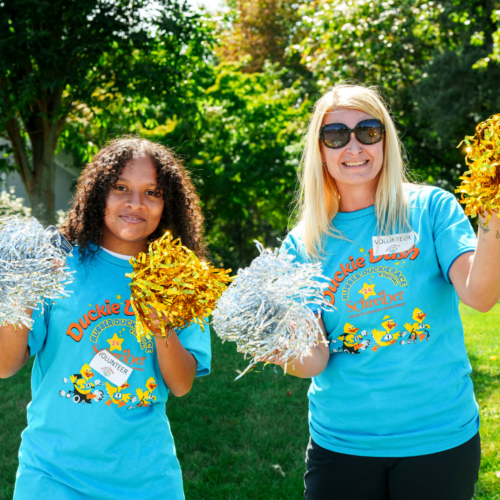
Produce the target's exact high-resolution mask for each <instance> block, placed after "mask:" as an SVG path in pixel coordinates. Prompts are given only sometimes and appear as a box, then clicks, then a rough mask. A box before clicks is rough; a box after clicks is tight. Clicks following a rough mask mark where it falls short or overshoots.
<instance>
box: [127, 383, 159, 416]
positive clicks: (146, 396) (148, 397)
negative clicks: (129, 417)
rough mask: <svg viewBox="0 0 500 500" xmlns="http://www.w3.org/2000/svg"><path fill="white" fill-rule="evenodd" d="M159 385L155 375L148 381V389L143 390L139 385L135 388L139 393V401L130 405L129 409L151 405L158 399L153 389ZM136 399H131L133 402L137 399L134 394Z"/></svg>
mask: <svg viewBox="0 0 500 500" xmlns="http://www.w3.org/2000/svg"><path fill="white" fill-rule="evenodd" d="M157 387H158V384H157V383H156V381H155V379H154V378H153V377H149V379H148V380H147V382H146V389H147V390H146V391H143V390H142V389H140V388H139V387H138V388H137V389H136V390H135V392H136V394H137V398H138V399H139V402H138V403H137V404H136V405H135V406H129V407H128V409H129V410H132V409H133V408H141V407H145V406H150V405H152V404H153V403H154V402H155V401H156V396H155V395H154V394H153V391H154V390H155V389H156V388H157ZM133 398H134V399H132V400H131V402H132V403H134V402H135V401H137V398H136V397H135V396H134V397H133Z"/></svg>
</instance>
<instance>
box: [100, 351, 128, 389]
mask: <svg viewBox="0 0 500 500" xmlns="http://www.w3.org/2000/svg"><path fill="white" fill-rule="evenodd" d="M90 366H91V368H93V369H94V370H96V371H97V372H99V373H100V374H101V375H103V376H104V377H106V378H107V379H108V380H109V381H110V382H111V383H113V384H115V385H116V386H117V387H120V386H122V385H123V384H124V383H125V382H126V381H127V379H128V378H129V377H130V374H131V373H132V371H133V370H132V368H130V366H127V365H126V364H125V363H122V362H121V361H120V360H119V359H116V358H115V357H114V356H112V355H111V354H110V353H109V352H108V351H106V350H102V351H100V352H98V353H97V354H96V355H95V356H94V357H93V358H92V361H91V362H90Z"/></svg>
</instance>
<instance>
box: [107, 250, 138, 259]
mask: <svg viewBox="0 0 500 500" xmlns="http://www.w3.org/2000/svg"><path fill="white" fill-rule="evenodd" d="M101 248H102V249H103V250H104V251H105V252H107V253H109V254H111V255H114V256H115V257H118V258H119V259H122V260H130V259H131V258H132V257H133V255H122V254H121V253H116V252H112V251H111V250H108V249H107V248H104V247H101Z"/></svg>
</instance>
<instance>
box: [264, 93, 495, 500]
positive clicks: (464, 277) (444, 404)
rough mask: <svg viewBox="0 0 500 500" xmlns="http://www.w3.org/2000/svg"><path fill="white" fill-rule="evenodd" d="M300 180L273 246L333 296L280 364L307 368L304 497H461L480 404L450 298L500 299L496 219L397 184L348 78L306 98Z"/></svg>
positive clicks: (393, 144)
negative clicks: (324, 281) (319, 272)
mask: <svg viewBox="0 0 500 500" xmlns="http://www.w3.org/2000/svg"><path fill="white" fill-rule="evenodd" d="M300 181H301V190H300V195H299V207H300V220H299V223H298V224H297V226H296V227H295V228H294V229H293V230H292V231H291V232H290V234H289V235H288V237H287V238H286V240H285V241H284V244H283V245H284V248H286V249H288V251H289V252H291V253H292V254H294V255H296V258H297V259H298V260H299V261H300V262H306V261H320V262H321V263H322V265H323V272H324V275H325V276H327V277H328V278H329V279H330V282H329V286H328V289H326V291H325V296H326V297H327V298H328V299H329V300H330V301H331V303H332V304H333V305H334V306H335V308H336V310H335V311H333V312H327V313H324V314H323V317H322V319H321V324H322V326H323V329H324V339H323V340H324V341H325V342H324V343H320V344H319V345H318V346H317V347H316V348H314V349H313V351H312V353H311V355H310V356H308V357H307V358H305V359H304V362H303V363H300V362H296V363H295V366H294V369H291V368H290V364H288V369H287V371H288V373H289V374H291V375H295V376H298V377H312V384H311V387H310V390H309V401H310V414H309V425H310V434H311V439H310V442H309V445H308V448H307V453H306V463H307V472H306V475H305V486H306V492H305V496H306V498H307V499H308V500H320V499H321V500H325V499H335V500H344V499H345V500H353V499H359V500H365V499H366V500H387V499H390V500H412V499H415V500H417V499H418V500H421V499H422V498H425V499H426V500H432V499H436V500H437V499H439V500H448V499H449V500H470V499H471V498H472V496H473V493H474V484H475V482H476V481H477V477H478V469H479V463H480V455H481V450H480V439H479V433H478V429H479V412H478V407H477V403H476V401H475V399H474V393H473V387H472V381H471V379H470V372H471V367H470V363H469V360H468V358H467V353H466V351H465V344H464V333H463V327H462V323H461V320H460V316H459V312H458V304H459V299H460V300H462V302H464V303H465V304H467V305H469V306H471V307H473V308H475V309H477V310H479V311H488V310H489V309H491V308H492V307H493V305H494V304H496V302H497V301H498V299H499V298H500V220H499V219H498V218H497V217H492V219H491V221H489V223H488V224H486V226H482V225H480V227H481V229H482V230H481V231H480V234H479V238H478V239H476V236H475V234H474V233H473V231H472V228H471V225H470V223H469V221H468V219H467V218H466V217H465V214H464V212H463V210H462V208H461V207H460V205H459V204H458V202H457V200H456V199H455V197H454V196H453V195H452V194H450V193H448V192H445V191H443V190H441V189H439V188H436V187H431V186H419V185H415V184H411V183H409V182H408V181H407V179H406V177H405V167H404V161H403V157H402V145H401V143H400V140H399V138H398V135H397V132H396V128H395V126H394V123H393V120H392V118H391V116H390V114H389V112H388V111H387V108H386V106H385V104H384V101H383V99H382V98H381V96H380V95H379V94H378V92H377V91H376V90H374V89H372V88H367V87H363V86H359V85H336V86H335V87H333V89H332V90H330V91H329V92H327V93H326V94H325V95H324V96H323V97H321V99H319V101H318V102H317V103H316V106H315V109H314V113H313V116H312V119H311V123H310V126H309V131H308V134H307V139H306V145H305V151H304V155H303V162H302V167H301V171H300ZM481 222H483V223H484V222H485V221H484V220H483V221H481ZM273 362H275V363H276V364H281V365H283V366H284V359H283V358H280V357H279V354H278V355H277V357H276V359H274V360H273ZM288 362H289V363H290V360H288Z"/></svg>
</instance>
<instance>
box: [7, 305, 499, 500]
mask: <svg viewBox="0 0 500 500" xmlns="http://www.w3.org/2000/svg"><path fill="white" fill-rule="evenodd" d="M461 313H462V318H463V322H464V325H465V332H466V341H467V348H468V352H469V357H470V360H471V363H472V366H473V373H472V378H473V380H474V384H475V389H476V397H477V399H478V401H479V405H480V411H481V420H482V423H481V437H482V445H483V459H482V465H481V473H480V479H479V483H478V486H477V492H476V497H475V498H476V499H478V500H479V499H480V500H500V390H499V382H498V381H499V378H500V335H498V334H499V330H500V304H498V305H497V306H496V307H495V308H494V310H493V311H491V312H489V313H487V314H480V313H477V312H475V311H473V310H471V309H469V308H467V307H464V306H461ZM212 347H213V358H214V359H213V364H212V374H211V375H210V376H209V377H205V378H202V379H198V380H196V382H195V386H194V388H193V390H192V391H191V392H190V393H189V394H188V395H187V396H185V397H184V398H180V399H175V398H172V399H171V400H170V401H169V403H168V405H167V413H168V415H169V418H170V422H171V426H172V432H173V434H174V437H175V441H176V445H177V452H178V456H179V460H180V462H181V466H182V469H183V475H184V484H185V491H186V498H187V499H188V500H197V499H210V500H219V499H220V500H246V499H252V500H256V499H257V500H259V499H265V500H283V499H299V498H302V491H303V479H302V477H303V474H304V467H305V465H304V452H305V448H306V445H307V441H308V428H307V396H306V392H307V388H308V386H309V381H308V380H300V379H295V378H293V377H289V376H283V375H282V374H281V373H275V371H274V369H273V367H271V366H268V367H266V368H265V370H264V371H263V372H261V373H249V374H247V375H245V376H244V377H243V378H242V379H240V380H238V381H237V382H234V378H235V377H236V376H237V373H236V370H243V369H244V367H246V362H245V361H244V360H243V358H242V356H241V355H239V354H237V353H236V352H235V347H234V345H230V344H221V343H220V341H219V340H218V339H217V338H215V337H214V338H213V345H212ZM30 370H31V363H30V364H29V365H28V366H26V367H25V368H24V369H23V370H22V371H21V372H20V373H19V374H17V375H16V376H15V377H13V378H11V379H8V380H0V394H2V399H1V400H0V426H1V428H2V429H3V431H2V433H1V434H0V499H2V500H3V499H5V500H7V499H9V500H10V499H11V498H12V491H13V484H14V478H15V472H16V468H17V450H18V448H19V442H20V433H21V431H22V429H23V428H24V427H25V425H26V415H25V412H26V405H27V403H28V402H29V400H30V389H29V374H30Z"/></svg>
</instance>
